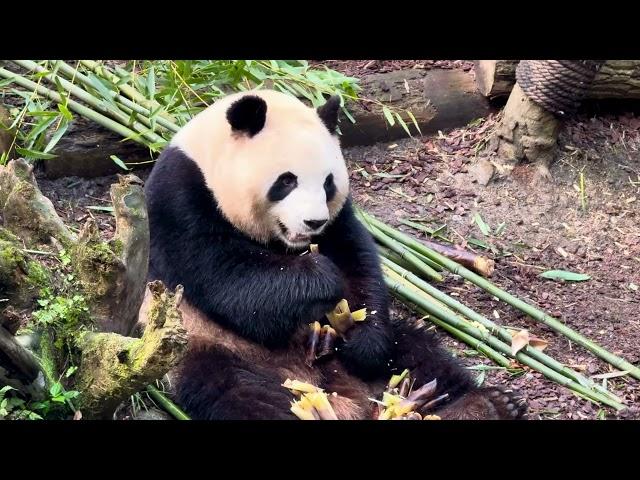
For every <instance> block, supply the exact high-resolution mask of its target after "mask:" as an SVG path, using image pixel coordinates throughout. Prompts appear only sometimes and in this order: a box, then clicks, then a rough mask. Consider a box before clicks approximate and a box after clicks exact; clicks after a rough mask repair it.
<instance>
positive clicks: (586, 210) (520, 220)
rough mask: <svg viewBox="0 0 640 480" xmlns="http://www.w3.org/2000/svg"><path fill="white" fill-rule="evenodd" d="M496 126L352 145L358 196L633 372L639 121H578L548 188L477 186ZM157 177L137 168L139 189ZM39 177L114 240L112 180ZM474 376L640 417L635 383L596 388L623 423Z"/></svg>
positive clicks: (538, 412)
mask: <svg viewBox="0 0 640 480" xmlns="http://www.w3.org/2000/svg"><path fill="white" fill-rule="evenodd" d="M341 62H342V63H341ZM371 62H374V63H371ZM438 62H441V64H438ZM442 62H444V63H442ZM456 62H458V63H456ZM316 63H318V62H316ZM321 63H322V64H325V65H327V66H329V67H331V68H336V69H338V70H340V71H343V72H344V73H345V74H348V75H355V76H361V75H363V74H364V73H372V72H382V71H389V70H393V69H400V68H464V69H467V70H468V69H471V68H472V63H471V62H467V61H434V60H429V61H424V60H417V61H416V60H403V61H367V60H362V61H351V62H343V61H330V60H329V61H322V62H321ZM385 69H386V70H385ZM495 121H496V119H495V118H493V117H491V118H487V119H483V120H479V121H477V122H474V123H475V124H474V125H473V126H468V127H466V128H462V129H458V130H454V131H451V132H447V133H445V134H440V135H438V136H436V137H430V138H426V137H425V138H420V139H417V138H415V139H406V140H402V141H398V142H394V143H392V144H378V145H374V146H371V147H355V148H351V149H347V150H346V151H345V158H346V159H347V161H348V163H349V168H350V172H351V181H352V190H353V196H354V199H355V201H356V202H357V203H358V204H360V205H361V206H363V207H364V208H365V209H366V210H368V211H369V212H371V213H373V214H374V215H376V216H378V217H379V218H380V219H382V220H384V221H385V222H387V223H389V224H391V225H394V226H398V227H399V228H400V229H401V230H403V231H406V232H408V233H411V234H413V235H415V236H417V237H418V238H421V237H422V235H424V234H423V233H421V232H419V231H416V230H412V229H411V228H409V227H405V226H403V225H401V224H400V223H399V219H418V221H420V222H423V223H424V225H426V226H428V227H430V228H433V229H439V230H438V233H439V234H440V235H442V236H443V237H445V238H448V239H450V240H452V241H453V242H455V243H456V244H459V245H463V246H466V247H467V248H469V249H473V250H475V251H477V252H484V254H485V255H487V256H489V257H491V258H493V259H494V260H495V261H496V270H495V273H494V275H493V277H492V279H491V280H492V281H493V282H494V283H495V284H497V285H498V286H500V287H501V288H503V289H505V290H507V291H509V292H510V293H512V294H514V295H516V296H518V297H520V298H522V299H525V300H526V301H528V302H529V303H531V304H533V305H535V306H536V307H538V308H540V309H542V310H544V311H546V312H547V313H550V314H551V315H553V316H555V317H556V318H558V319H560V320H561V321H562V322H564V323H565V324H566V325H568V326H570V327H571V328H573V329H575V330H577V331H578V332H580V333H581V334H583V335H585V336H587V337H589V338H591V339H592V340H594V341H595V342H597V343H599V344H600V345H601V346H603V347H605V348H607V349H608V350H610V351H611V352H613V353H615V354H617V355H620V356H623V357H624V358H625V359H626V360H628V361H630V362H632V363H636V364H637V363H638V362H640V348H639V347H640V318H639V315H638V313H639V312H640V274H639V273H638V272H639V271H640V224H639V222H638V205H639V204H640V152H639V149H640V118H636V117H635V116H633V115H630V114H629V115H624V114H623V115H620V114H616V115H608V116H600V117H598V118H591V117H589V116H586V115H582V116H579V117H577V118H574V119H572V120H569V121H567V122H566V124H565V126H564V130H563V133H562V134H561V138H560V148H559V155H558V159H557V160H556V162H555V163H554V164H553V166H552V168H551V173H552V175H553V178H554V180H553V182H550V183H534V182H533V181H532V179H533V169H532V168H530V167H529V166H526V165H525V166H521V167H518V168H517V169H516V170H515V171H514V172H513V174H512V176H511V177H510V178H509V179H507V180H499V181H495V182H492V183H490V184H489V185H488V186H480V185H479V184H477V183H475V182H474V179H473V176H472V175H471V174H470V173H469V169H470V167H471V166H472V165H474V163H475V162H476V159H477V152H478V151H479V150H481V148H482V147H483V145H484V144H485V143H486V140H487V137H488V135H489V134H490V132H491V128H492V127H493V126H494V125H495ZM148 173H149V171H148V170H138V171H137V172H136V174H137V175H139V176H140V177H141V178H142V179H143V180H144V179H146V177H147V176H148ZM581 173H582V175H583V179H584V187H583V188H582V189H581V188H580V183H581V182H580V177H581ZM38 181H39V184H40V186H41V188H42V191H43V193H44V194H45V195H47V196H49V198H51V200H52V201H53V202H54V205H55V206H56V209H57V210H58V213H59V214H60V215H61V217H62V218H63V219H64V220H65V221H66V222H68V223H70V224H72V225H76V226H78V227H79V226H80V225H81V224H82V223H83V222H84V221H85V219H86V218H87V217H88V216H94V217H95V218H96V219H97V221H98V225H99V226H100V229H101V234H102V235H103V237H104V238H105V239H107V238H110V237H111V235H112V234H113V230H114V224H113V217H112V216H111V214H110V213H109V212H108V211H104V210H101V209H103V208H104V207H108V206H109V205H110V199H109V193H108V192H109V186H110V185H111V184H112V183H114V182H115V181H116V178H115V176H110V177H101V178H96V179H80V178H74V177H70V178H61V179H58V180H55V181H51V180H47V179H45V178H39V180H38ZM96 207H97V208H96ZM476 214H479V215H480V216H481V218H482V219H483V220H484V222H485V223H486V224H487V225H488V226H489V227H490V229H491V233H490V234H489V235H483V234H482V232H481V231H480V229H479V227H478V225H477V224H476V223H474V222H473V218H474V215H476ZM502 223H504V226H503V227H500V228H499V229H498V226H499V225H500V224H502ZM440 227H441V228H440ZM469 242H471V243H469ZM479 245H484V247H482V246H479ZM552 269H554V270H555V269H563V270H570V271H572V272H579V273H586V274H588V275H590V276H591V279H590V280H588V281H585V282H562V281H553V280H546V279H543V278H541V277H539V274H540V273H541V272H544V271H546V270H552ZM439 287H441V288H442V289H443V290H445V291H447V292H448V293H450V294H453V295H456V296H457V297H458V298H459V299H460V300H461V301H463V303H465V304H467V305H468V306H470V307H471V308H473V309H474V310H476V311H478V312H481V313H483V314H484V315H486V316H488V317H490V318H492V319H494V320H495V321H496V322H498V323H501V324H502V325H505V326H509V327H514V328H526V329H528V330H529V331H530V332H531V333H532V334H534V335H536V336H538V337H542V338H544V339H545V340H547V341H548V342H549V346H548V348H547V349H546V350H545V352H546V353H548V354H550V355H551V356H553V357H554V358H556V359H557V360H559V361H561V362H562V363H565V364H567V365H570V366H571V367H572V368H574V369H576V370H580V371H582V372H583V373H584V374H585V375H587V376H593V375H596V376H597V375H601V374H606V373H610V372H612V371H613V368H612V367H610V366H609V365H608V364H606V363H604V362H602V361H600V360H599V359H597V358H596V357H595V356H594V355H592V354H591V353H589V352H588V351H586V350H585V349H583V348H582V347H580V346H578V345H575V344H573V343H572V342H570V341H568V340H567V339H566V338H565V337H562V336H559V335H558V334H556V333H554V332H553V331H552V330H550V329H549V328H548V327H546V326H544V325H541V324H539V323H537V322H536V321H535V320H532V319H529V318H528V317H525V316H524V315H523V314H521V313H519V312H518V311H516V310H515V309H512V308H511V307H509V306H508V305H506V304H504V303H502V302H499V301H496V300H495V299H494V298H492V297H491V296H490V295H488V294H486V293H484V292H483V291H482V290H480V289H479V288H477V287H475V286H473V285H471V284H469V283H467V282H463V281H462V279H460V278H458V277H455V276H452V275H449V276H448V277H447V279H446V281H445V282H444V284H442V285H439ZM395 310H396V312H397V314H398V315H413V314H412V313H410V312H409V311H408V310H407V309H405V308H404V307H403V306H402V305H400V304H396V305H395ZM434 328H435V327H434ZM441 338H442V339H443V341H444V342H445V343H446V344H447V346H449V347H450V348H451V349H452V351H453V352H454V353H455V354H456V355H457V356H459V357H461V358H462V359H463V361H464V363H465V364H466V365H468V366H474V365H486V366H489V367H491V366H493V365H494V364H492V363H491V362H490V361H489V360H487V359H486V358H484V357H482V356H481V355H479V354H477V352H475V351H473V350H471V349H470V348H469V347H467V346H466V345H464V344H462V343H459V342H458V341H456V340H454V339H452V338H451V337H450V336H448V335H447V334H442V336H441ZM476 373H477V374H478V376H479V381H483V382H484V383H485V384H503V385H508V386H509V387H512V388H514V389H517V390H519V391H520V392H521V393H522V394H523V396H524V397H525V398H526V399H527V400H528V402H529V407H530V414H529V418H531V419H576V420H577V419H603V418H640V384H639V382H638V381H637V380H634V379H632V378H630V377H629V376H627V375H625V376H618V377H614V378H609V379H598V381H601V382H605V383H606V386H607V388H609V389H610V390H611V391H613V392H614V393H615V394H617V395H618V396H620V397H621V398H622V399H623V401H624V403H626V404H627V405H629V406H631V408H630V411H628V412H627V413H625V414H622V415H616V414H615V412H614V411H613V410H611V409H609V408H599V407H598V406H597V405H594V404H591V403H590V402H588V401H586V400H584V399H582V398H579V397H577V396H576V395H575V394H573V393H572V392H571V391H570V390H567V389H566V388H564V387H561V386H559V385H557V384H556V383H553V382H551V381H550V380H547V379H546V378H544V377H543V376H542V375H541V374H539V373H537V372H533V371H530V370H527V369H524V371H523V372H522V373H520V374H517V375H514V374H512V373H509V372H507V371H506V370H505V369H502V368H499V367H495V368H493V367H492V368H490V369H487V370H479V371H477V372H476ZM596 378H597V377H596Z"/></svg>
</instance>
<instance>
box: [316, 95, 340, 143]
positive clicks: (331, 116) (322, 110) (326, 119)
mask: <svg viewBox="0 0 640 480" xmlns="http://www.w3.org/2000/svg"><path fill="white" fill-rule="evenodd" d="M338 113H340V97H339V96H337V95H334V96H332V97H331V98H330V99H329V100H327V103H325V104H324V105H322V106H321V107H318V116H319V117H320V119H321V120H322V123H324V124H325V126H326V127H327V129H328V130H329V131H330V132H331V133H332V134H334V133H336V128H337V127H338Z"/></svg>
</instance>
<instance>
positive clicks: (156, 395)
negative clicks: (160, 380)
mask: <svg viewBox="0 0 640 480" xmlns="http://www.w3.org/2000/svg"><path fill="white" fill-rule="evenodd" d="M147 392H148V393H149V395H150V396H151V398H153V399H154V400H155V401H156V402H158V403H159V404H160V405H161V406H162V408H164V409H165V410H166V411H167V412H169V413H170V414H171V415H173V416H174V417H175V418H176V419H178V420H191V417H189V415H187V414H186V413H184V412H183V411H182V410H181V409H180V408H179V407H178V406H177V405H176V404H175V403H173V402H172V401H171V400H169V399H168V398H167V396H166V395H165V394H164V393H162V392H161V391H160V390H158V389H157V388H156V387H154V386H153V385H149V386H148V387H147Z"/></svg>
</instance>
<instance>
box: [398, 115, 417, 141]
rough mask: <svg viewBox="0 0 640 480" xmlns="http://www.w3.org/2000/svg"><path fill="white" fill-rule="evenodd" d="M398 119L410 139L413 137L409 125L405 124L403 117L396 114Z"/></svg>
mask: <svg viewBox="0 0 640 480" xmlns="http://www.w3.org/2000/svg"><path fill="white" fill-rule="evenodd" d="M395 116H396V119H397V120H398V123H399V124H400V126H401V127H402V128H403V129H404V131H405V132H407V135H409V136H410V137H412V136H413V135H411V132H410V131H409V127H408V126H407V124H406V123H405V122H404V120H403V119H402V117H401V116H400V114H399V113H398V112H396V113H395Z"/></svg>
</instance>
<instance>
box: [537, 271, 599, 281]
mask: <svg viewBox="0 0 640 480" xmlns="http://www.w3.org/2000/svg"><path fill="white" fill-rule="evenodd" d="M540 276H541V277H542V278H547V279H549V280H565V281H567V282H584V281H585V280H589V279H591V277H590V276H589V275H586V274H584V273H574V272H569V271H567V270H547V271H546V272H544V273H541V274H540Z"/></svg>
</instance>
